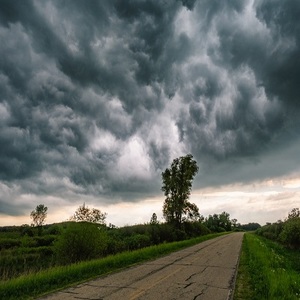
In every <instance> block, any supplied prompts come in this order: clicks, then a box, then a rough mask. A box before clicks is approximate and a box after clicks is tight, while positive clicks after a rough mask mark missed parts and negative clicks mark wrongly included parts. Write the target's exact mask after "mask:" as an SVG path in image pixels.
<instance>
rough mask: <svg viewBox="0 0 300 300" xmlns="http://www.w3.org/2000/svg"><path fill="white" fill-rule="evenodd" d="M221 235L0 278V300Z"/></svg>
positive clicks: (29, 295)
mask: <svg viewBox="0 0 300 300" xmlns="http://www.w3.org/2000/svg"><path fill="white" fill-rule="evenodd" d="M223 234H224V233H218V234H210V235H205V236H202V237H199V238H194V239H190V240H185V241H180V242H173V243H165V244H161V245H157V246H151V247H147V248H143V249H140V250H135V251H131V252H124V253H120V254H117V255H113V256H108V257H105V258H103V259H97V260H92V261H86V262H81V263H78V264H72V265H69V266H60V267H53V268H50V269H47V270H44V271H41V272H38V273H34V274H28V275H26V276H25V275H24V276H20V277H18V278H14V279H12V280H9V281H2V282H0V299H7V300H9V299H33V298H34V297H37V296H40V295H42V294H45V293H49V292H51V291H55V290H59V289H62V288H65V287H68V286H70V285H73V284H77V283H80V282H83V281H86V280H89V279H93V278H95V277H98V276H100V275H103V274H107V273H110V272H113V271H116V270H119V269H122V268H125V267H128V266H130V265H133V264H136V263H141V262H143V261H146V260H150V259H154V258H157V257H160V256H163V255H166V254H169V253H171V252H174V251H177V250H180V249H183V248H186V247H189V246H192V245H195V244H198V243H200V242H203V241H205V240H209V239H212V238H215V237H217V236H220V235H223Z"/></svg>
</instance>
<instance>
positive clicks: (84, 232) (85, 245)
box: [55, 222, 107, 264]
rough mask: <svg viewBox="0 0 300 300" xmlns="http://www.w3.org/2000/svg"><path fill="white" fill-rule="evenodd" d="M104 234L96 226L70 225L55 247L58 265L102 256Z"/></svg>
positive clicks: (87, 224) (104, 244) (104, 242)
mask: <svg viewBox="0 0 300 300" xmlns="http://www.w3.org/2000/svg"><path fill="white" fill-rule="evenodd" d="M106 240H107V239H106V233H105V232H104V230H100V229H99V228H98V226H97V225H96V224H90V223H83V222H80V223H70V224H69V225H68V226H67V228H66V229H65V231H64V232H63V233H62V235H61V236H60V237H59V239H58V241H57V243H56V245H55V253H56V256H57V259H58V262H59V263H64V264H67V263H74V262H78V261H82V260H88V259H92V258H96V257H99V256H101V255H103V253H104V252H105V248H106Z"/></svg>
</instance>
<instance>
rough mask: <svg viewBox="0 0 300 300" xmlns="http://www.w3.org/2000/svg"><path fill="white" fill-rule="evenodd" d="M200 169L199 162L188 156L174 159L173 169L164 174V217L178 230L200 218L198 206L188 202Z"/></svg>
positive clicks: (168, 169)
mask: <svg viewBox="0 0 300 300" xmlns="http://www.w3.org/2000/svg"><path fill="white" fill-rule="evenodd" d="M198 169H199V168H198V166H197V162H196V161H195V160H194V159H193V156H192V155H191V154H188V155H186V156H182V157H179V158H176V159H174V160H173V162H172V164H171V167H170V168H167V169H166V170H165V171H164V172H163V173H162V181H163V185H162V191H163V192H164V195H165V196H166V199H165V202H164V205H163V215H164V218H165V219H166V221H167V222H168V223H171V224H174V225H175V226H176V227H177V228H180V227H181V224H182V223H183V222H184V221H186V220H188V219H192V220H193V219H197V218H199V217H200V214H199V209H198V207H197V206H196V204H194V203H191V202H189V201H188V200H189V196H190V194H191V189H192V183H193V179H194V177H195V175H196V174H197V172H198Z"/></svg>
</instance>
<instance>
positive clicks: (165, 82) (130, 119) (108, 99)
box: [0, 0, 300, 215]
mask: <svg viewBox="0 0 300 300" xmlns="http://www.w3.org/2000/svg"><path fill="white" fill-rule="evenodd" d="M299 14H300V4H299V1H297V0H286V1H279V0H263V1H251V0H247V1H238V0H235V1H217V0H213V1H212V0H204V1H187V0H182V1H175V0H174V1H156V0H153V1H134V0H133V1H122V0H114V1H88V2H87V1H73V0H72V1H59V0H57V1H54V0H53V1H47V2H41V1H29V0H27V1H5V0H3V1H1V2H0V39H1V41H3V42H2V43H1V45H0V57H1V59H0V145H1V147H0V186H1V189H0V204H1V206H0V213H2V214H10V215H18V214H22V213H23V211H25V210H26V209H28V208H29V207H32V203H30V201H29V200H28V198H30V197H29V196H30V195H34V197H36V196H40V197H41V198H42V197H46V196H49V195H52V196H53V197H61V198H63V199H65V200H66V201H70V202H78V201H82V199H84V197H86V196H88V195H90V196H91V195H92V196H93V197H98V198H99V202H100V203H102V204H105V203H107V204H108V203H114V202H118V201H136V200H141V199H143V198H145V197H149V196H151V195H158V194H159V193H160V184H161V183H160V182H161V178H160V176H161V175H160V174H161V171H162V170H164V169H165V168H166V167H167V166H168V164H169V163H170V162H171V161H172V159H173V158H175V157H177V156H180V155H184V154H186V153H192V154H193V155H194V157H195V158H196V159H197V161H198V163H199V166H200V173H199V176H198V177H197V181H196V182H195V186H196V187H201V186H202V187H203V186H209V185H222V184H229V183H233V182H243V181H251V180H253V179H258V178H268V177H272V176H283V175H285V174H289V173H291V172H294V171H296V170H297V162H299V158H298V156H299V155H298V154H297V150H295V149H299V148H298V146H299V142H300V139H299V129H300V128H299V110H300V105H299V103H300V102H299V95H300V85H299V78H300V55H299V53H300V51H299V46H300V25H299V22H298V16H299ZM287 155H289V156H287ZM271 158H277V159H278V158H281V159H282V160H286V161H287V163H286V164H281V163H280V162H279V161H278V160H276V161H274V160H272V159H271ZM24 195H25V196H26V195H27V196H28V197H24ZM20 199H21V200H20ZM22 199H23V200H22ZM24 199H27V200H24Z"/></svg>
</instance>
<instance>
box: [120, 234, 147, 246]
mask: <svg viewBox="0 0 300 300" xmlns="http://www.w3.org/2000/svg"><path fill="white" fill-rule="evenodd" d="M125 242H126V244H127V246H128V249H129V250H136V249H141V248H144V247H147V246H150V244H151V241H150V237H149V236H148V235H146V234H135V235H133V236H131V237H128V238H126V239H125Z"/></svg>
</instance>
